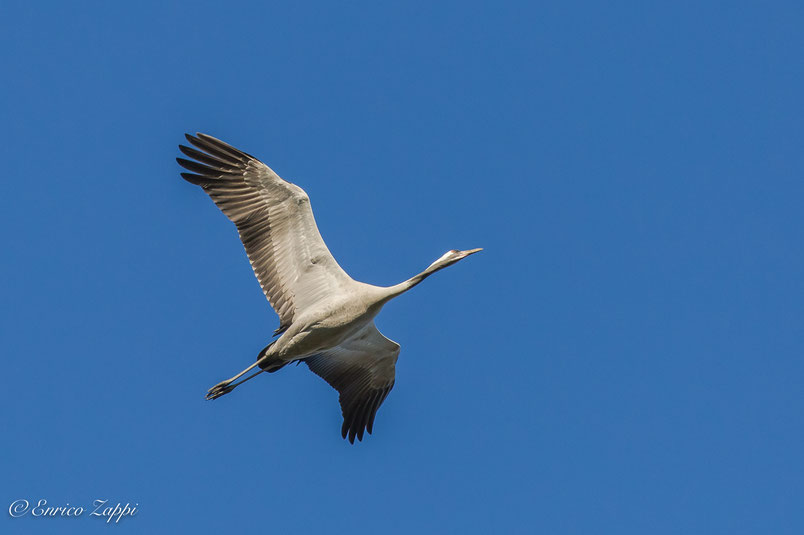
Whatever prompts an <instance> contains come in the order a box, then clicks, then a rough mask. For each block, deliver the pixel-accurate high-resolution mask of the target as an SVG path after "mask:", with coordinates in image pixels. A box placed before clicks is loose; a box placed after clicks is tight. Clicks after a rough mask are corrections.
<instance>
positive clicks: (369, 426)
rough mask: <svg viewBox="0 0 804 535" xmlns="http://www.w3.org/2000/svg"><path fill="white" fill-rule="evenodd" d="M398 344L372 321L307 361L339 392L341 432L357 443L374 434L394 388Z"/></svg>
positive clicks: (314, 370)
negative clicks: (356, 440) (381, 411)
mask: <svg viewBox="0 0 804 535" xmlns="http://www.w3.org/2000/svg"><path fill="white" fill-rule="evenodd" d="M398 357H399V344H397V343H396V342H394V341H392V340H389V339H388V338H386V337H385V336H383V335H382V333H380V331H378V330H377V327H376V326H375V325H374V322H371V323H370V324H368V325H367V326H366V327H364V328H363V329H362V330H361V331H359V332H358V333H357V334H356V335H355V336H353V337H352V338H350V339H348V340H346V341H345V342H343V343H341V344H340V345H339V346H336V347H334V348H332V349H329V350H327V351H324V352H322V353H319V354H317V355H314V356H312V357H307V358H306V359H304V362H305V363H306V364H307V366H308V367H309V368H310V370H312V371H313V372H314V373H315V374H316V375H319V376H320V377H322V378H323V379H324V380H325V381H326V382H327V383H329V385H330V386H332V387H333V388H334V389H335V390H337V391H338V392H339V393H340V397H339V401H340V404H341V411H342V412H343V425H342V426H341V435H342V436H343V438H347V437H348V439H349V442H351V443H353V444H354V441H355V438H357V439H358V440H363V433H364V432H365V431H368V432H369V434H371V432H372V430H373V427H374V418H375V416H376V415H377V410H378V409H379V408H380V405H382V402H383V401H384V400H385V398H386V397H387V396H388V393H389V392H390V391H391V389H392V388H393V387H394V378H395V376H396V360H397V358H398Z"/></svg>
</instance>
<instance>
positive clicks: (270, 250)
mask: <svg viewBox="0 0 804 535" xmlns="http://www.w3.org/2000/svg"><path fill="white" fill-rule="evenodd" d="M185 137H186V138H187V140H188V141H189V142H190V143H191V144H192V145H193V146H195V147H196V148H192V147H186V146H184V145H179V149H181V151H182V152H183V153H184V154H186V155H187V156H189V157H190V158H193V159H194V160H195V161H191V160H185V159H184V158H176V161H178V162H179V164H180V165H181V166H182V167H184V168H185V169H188V170H190V171H192V173H182V174H181V176H182V177H184V179H185V180H187V181H188V182H191V183H193V184H197V185H199V186H201V187H202V188H204V191H206V192H207V194H209V196H210V197H211V198H212V200H213V201H215V204H216V205H217V206H218V208H220V209H221V211H222V212H223V213H224V214H226V216H227V217H228V218H229V219H231V220H232V222H234V224H235V225H236V226H237V230H238V232H239V233H240V240H241V241H242V242H243V245H245V247H246V253H247V254H248V258H249V261H250V262H251V267H252V268H253V269H254V274H255V275H256V276H257V280H259V282H260V286H262V291H263V292H264V293H265V297H266V298H267V299H268V302H269V303H271V306H272V307H273V308H274V310H276V313H277V314H278V315H279V328H278V329H277V330H276V332H275V333H274V334H279V333H281V332H282V331H284V330H285V329H287V328H288V327H289V326H290V325H291V323H293V318H294V316H296V313H297V311H299V310H304V309H305V308H306V307H308V306H310V305H312V304H313V303H315V302H316V301H318V300H319V299H320V298H322V297H324V296H326V295H331V294H332V293H334V292H337V291H348V286H349V285H350V283H353V282H354V281H353V280H352V279H351V278H350V277H349V275H347V274H346V272H345V271H343V269H341V267H340V266H339V265H338V263H337V262H336V261H335V259H334V258H333V257H332V254H331V253H330V252H329V249H327V246H326V244H325V243H324V240H323V239H322V238H321V234H320V233H319V232H318V227H317V226H316V224H315V219H314V218H313V210H312V208H311V207H310V198H309V197H308V196H307V194H306V193H305V192H304V190H302V189H301V188H300V187H298V186H296V185H295V184H291V183H289V182H285V181H284V180H282V179H281V178H279V176H278V175H277V174H276V173H274V172H273V171H272V170H271V168H270V167H268V166H267V165H265V164H264V163H262V162H261V161H259V160H258V159H256V158H254V157H253V156H250V155H248V154H246V153H245V152H242V151H240V150H238V149H236V148H234V147H232V146H231V145H228V144H226V143H224V142H223V141H220V140H218V139H215V138H214V137H211V136H208V135H205V134H200V133H199V134H196V136H191V135H190V134H185ZM196 149H200V150H196Z"/></svg>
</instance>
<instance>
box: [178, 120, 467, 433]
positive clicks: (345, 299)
mask: <svg viewBox="0 0 804 535" xmlns="http://www.w3.org/2000/svg"><path fill="white" fill-rule="evenodd" d="M185 138H186V139H187V141H188V142H189V144H190V146H187V145H179V150H181V152H182V153H183V154H184V155H185V156H187V157H188V158H191V159H186V158H176V161H177V162H178V163H179V165H181V166H182V167H183V168H185V169H186V170H188V171H190V172H189V173H184V172H182V173H181V176H182V178H184V179H185V180H186V181H188V182H190V183H191V184H195V185H197V186H200V187H201V188H202V189H203V190H204V191H205V192H206V193H207V195H209V196H210V197H211V198H212V200H213V201H214V203H215V204H216V205H217V207H218V208H219V209H220V210H221V211H222V212H223V213H224V214H225V215H226V216H227V217H228V218H229V219H230V220H231V221H232V222H233V223H234V224H235V226H236V227H237V231H238V233H239V235H240V240H241V241H242V242H243V245H244V247H245V249H246V254H247V256H248V259H249V262H250V263H251V267H252V268H253V270H254V274H255V275H256V277H257V280H258V281H259V284H260V286H261V287H262V291H263V293H264V294H265V297H266V298H267V299H268V302H269V303H270V305H271V306H272V307H273V309H274V310H275V311H276V313H277V315H278V316H279V327H278V328H277V329H276V330H275V331H274V333H273V337H275V340H273V341H272V342H271V343H269V344H268V345H267V346H265V348H263V349H262V350H261V351H260V352H259V353H258V355H257V360H256V362H254V363H253V364H251V365H250V366H249V367H247V368H246V369H244V370H243V371H241V372H240V373H238V374H237V375H235V376H234V377H232V378H230V379H227V380H225V381H222V382H220V383H218V384H216V385H215V386H213V387H212V388H210V389H209V390H208V391H207V394H206V398H207V399H209V400H213V399H217V398H219V397H221V396H223V395H225V394H228V393H230V392H231V391H232V390H234V389H235V388H236V387H237V386H239V385H241V384H243V383H245V382H246V381H248V380H250V379H252V378H254V377H256V376H257V375H259V374H260V373H262V372H269V373H272V372H276V371H277V370H279V369H281V368H282V367H284V366H286V365H288V364H290V363H292V362H296V363H297V365H298V364H299V363H300V362H304V363H305V364H306V365H307V366H308V367H309V369H310V370H311V371H312V372H313V373H315V374H317V375H318V376H320V377H322V378H323V379H324V380H325V381H326V382H327V383H329V385H330V386H332V387H333V388H334V389H335V390H337V391H338V393H339V402H340V406H341V412H342V415H343V424H342V426H341V436H342V438H344V439H345V438H347V437H348V440H349V442H350V443H351V444H354V441H355V438H357V439H358V441H362V440H363V435H364V432H366V431H367V432H368V433H369V434H371V433H372V430H373V426H374V418H375V416H376V415H377V411H378V409H379V407H380V405H382V403H383V402H384V401H385V399H386V397H387V396H388V393H389V392H390V391H391V389H392V388H393V387H394V382H395V376H396V362H397V358H398V357H399V348H400V346H399V344H397V343H396V342H394V341H393V340H390V339H388V338H386V337H385V336H383V335H382V334H381V333H380V331H379V330H378V329H377V326H376V325H375V324H374V318H375V317H376V316H377V314H378V313H379V312H380V309H382V307H383V305H385V304H386V303H387V302H388V301H390V300H391V299H393V298H394V297H397V296H399V295H401V294H403V293H405V292H407V291H408V290H410V289H411V288H413V287H414V286H416V285H418V284H419V283H420V282H422V281H423V280H424V279H426V278H427V277H429V276H430V275H432V274H433V273H435V272H436V271H439V270H441V269H443V268H445V267H447V266H451V265H453V264H455V263H456V262H458V261H459V260H462V259H464V258H466V257H467V256H469V255H472V254H475V253H477V252H478V251H481V250H482V248H476V249H469V250H458V249H451V250H449V251H447V252H446V253H444V254H443V255H442V256H440V257H439V258H438V259H436V260H435V262H433V263H432V264H430V265H429V266H428V267H427V268H426V269H425V270H424V271H422V272H421V273H419V274H417V275H414V276H413V277H411V278H409V279H408V280H406V281H403V282H401V283H399V284H396V285H394V286H388V287H382V286H374V285H371V284H366V283H363V282H359V281H356V280H354V279H352V278H351V277H350V276H349V275H348V274H347V273H346V272H345V271H344V270H343V269H342V268H341V266H340V265H338V262H336V261H335V258H334V257H333V256H332V254H331V253H330V251H329V249H328V248H327V246H326V244H325V243H324V240H323V238H322V237H321V233H320V232H319V230H318V226H317V225H316V222H315V219H314V217H313V211H312V208H311V206H310V198H309V196H308V195H307V193H305V192H304V190H303V189H302V188H300V187H299V186H297V185H295V184H292V183H290V182H287V181H285V180H282V179H281V178H280V177H279V175H277V174H276V173H275V172H274V171H273V170H272V169H271V168H270V167H268V166H267V165H265V164H264V163H263V162H261V161H260V160H258V159H257V158H255V157H254V156H251V155H249V154H247V153H245V152H243V151H241V150H239V149H236V148H234V147H233V146H231V145H229V144H228V143H225V142H223V141H221V140H219V139H216V138H214V137H212V136H209V135H206V134H202V133H196V135H194V136H193V135H191V134H185ZM277 336H278V338H276V337H277ZM254 368H259V370H258V371H256V372H254V373H252V374H251V375H249V376H248V377H246V378H245V379H241V377H243V376H244V375H246V374H247V373H249V372H250V371H252V370H253V369H254Z"/></svg>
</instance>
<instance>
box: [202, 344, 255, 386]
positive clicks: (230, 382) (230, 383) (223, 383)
mask: <svg viewBox="0 0 804 535" xmlns="http://www.w3.org/2000/svg"><path fill="white" fill-rule="evenodd" d="M268 347H270V345H269V346H268ZM268 347H266V348H265V349H263V350H262V352H261V353H260V356H259V358H258V359H257V362H255V363H254V364H252V365H251V366H249V367H248V368H246V369H245V370H243V371H242V372H240V373H238V374H237V375H235V376H234V377H232V378H231V379H227V380H225V381H221V382H220V383H218V384H216V385H215V386H213V387H212V388H210V389H209V390H208V391H207V399H217V398H219V397H221V396H222V395H224V394H228V393H229V392H231V391H232V390H234V389H235V388H236V387H238V386H239V385H242V384H243V383H245V382H246V381H248V380H249V379H251V378H252V377H256V376H257V375H259V374H261V373H262V372H264V371H265V370H260V371H258V372H256V373H252V374H251V375H249V376H248V377H246V378H245V379H243V380H242V381H238V382H236V383H235V381H237V380H238V379H240V378H241V377H243V376H244V375H246V374H247V373H248V372H250V371H251V370H253V369H254V368H256V367H257V366H259V365H260V364H262V363H264V362H265V361H266V360H268V359H267V356H266V354H265V353H266V352H267V350H268Z"/></svg>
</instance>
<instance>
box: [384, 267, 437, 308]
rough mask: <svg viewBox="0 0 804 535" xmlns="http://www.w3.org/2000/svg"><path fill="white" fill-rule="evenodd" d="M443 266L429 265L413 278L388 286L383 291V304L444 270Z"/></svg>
mask: <svg viewBox="0 0 804 535" xmlns="http://www.w3.org/2000/svg"><path fill="white" fill-rule="evenodd" d="M444 267H446V266H444V265H438V263H434V264H431V265H430V267H428V268H427V269H425V270H424V271H422V272H421V273H419V274H418V275H414V276H413V277H411V278H409V279H408V280H406V281H404V282H400V283H399V284H395V285H394V286H389V287H387V288H384V289H385V293H386V295H385V299H384V300H383V302H388V301H389V300H391V299H393V298H394V297H396V296H398V295H402V294H403V293H405V292H407V291H408V290H410V289H411V288H413V287H414V286H416V285H417V284H419V283H420V282H421V281H423V280H424V279H426V278H427V277H429V276H430V275H432V274H433V273H435V272H436V271H438V270H439V269H441V268H444Z"/></svg>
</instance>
